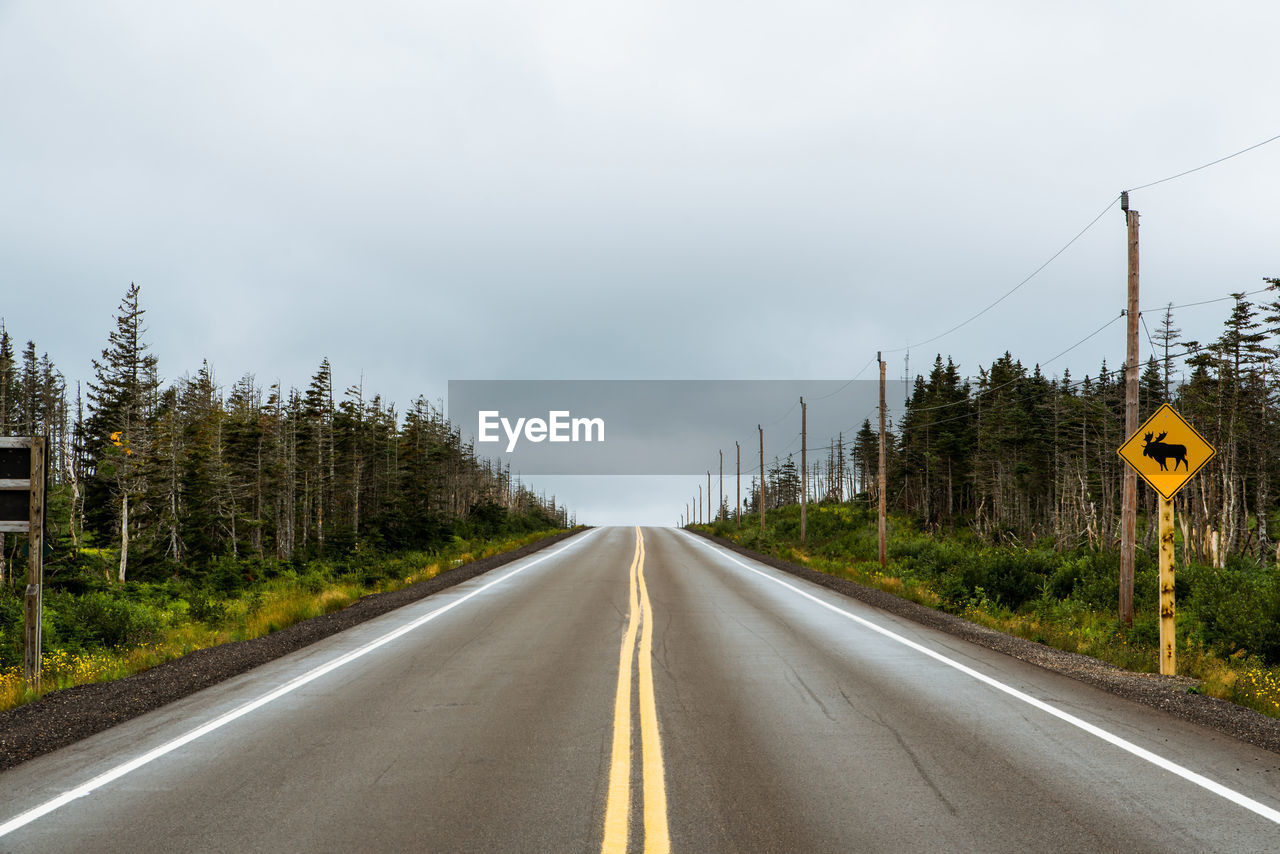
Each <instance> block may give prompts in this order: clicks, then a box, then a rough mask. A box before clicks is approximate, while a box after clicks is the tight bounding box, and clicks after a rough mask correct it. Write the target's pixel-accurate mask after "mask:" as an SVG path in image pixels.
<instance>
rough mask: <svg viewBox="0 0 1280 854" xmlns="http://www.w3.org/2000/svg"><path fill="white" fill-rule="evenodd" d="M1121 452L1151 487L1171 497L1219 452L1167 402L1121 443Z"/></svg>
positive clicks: (1121, 455)
mask: <svg viewBox="0 0 1280 854" xmlns="http://www.w3.org/2000/svg"><path fill="white" fill-rule="evenodd" d="M1118 453H1119V454H1120V458H1121V459H1123V460H1124V461H1125V462H1126V463H1128V464H1129V465H1131V466H1132V467H1133V470H1134V471H1136V472H1137V473H1138V474H1140V475H1142V479H1143V480H1145V481H1146V482H1147V483H1148V484H1150V485H1151V488H1152V489H1154V490H1155V491H1156V492H1158V493H1160V495H1161V496H1163V497H1164V498H1166V499H1168V498H1173V496H1174V495H1175V494H1176V493H1177V492H1178V490H1179V489H1182V487H1183V486H1185V485H1186V483H1187V481H1189V480H1191V478H1192V477H1194V476H1195V473H1196V472H1198V471H1200V469H1202V468H1204V465H1205V463H1207V462H1209V460H1211V459H1213V457H1214V455H1215V454H1217V453H1218V452H1217V451H1216V450H1214V448H1213V446H1212V445H1210V444H1209V443H1208V442H1206V441H1205V440H1204V437H1203V436H1201V435H1200V434H1199V433H1197V432H1196V429H1195V428H1194V427H1192V426H1191V425H1190V424H1188V423H1187V422H1186V421H1185V420H1184V419H1183V417H1182V416H1181V415H1179V414H1178V413H1177V412H1174V410H1173V407H1172V406H1170V405H1169V404H1167V403H1166V404H1164V405H1162V406H1161V407H1160V408H1159V409H1157V410H1156V411H1155V414H1154V415H1152V416H1151V417H1150V418H1148V419H1147V420H1146V423H1144V424H1143V425H1142V426H1141V427H1139V428H1138V432H1136V433H1134V434H1133V435H1132V436H1130V437H1129V439H1128V441H1126V442H1125V443H1124V444H1123V445H1121V446H1120V450H1119V452H1118Z"/></svg>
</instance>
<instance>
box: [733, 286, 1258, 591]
mask: <svg viewBox="0 0 1280 854" xmlns="http://www.w3.org/2000/svg"><path fill="white" fill-rule="evenodd" d="M1265 281H1266V282H1267V285H1268V287H1267V288H1266V289H1265V290H1264V293H1265V294H1266V296H1267V297H1268V300H1267V301H1265V302H1261V303H1255V302H1252V301H1250V300H1249V299H1247V298H1246V295H1245V294H1234V295H1233V297H1234V302H1233V305H1232V309H1231V312H1230V314H1229V315H1228V317H1227V318H1226V320H1225V322H1224V324H1223V328H1222V332H1221V334H1220V335H1219V336H1218V337H1217V338H1216V339H1215V340H1213V341H1211V342H1207V343H1201V342H1197V341H1191V340H1185V339H1184V338H1183V337H1182V333H1181V330H1179V329H1178V328H1177V327H1176V326H1175V321H1174V316H1173V311H1172V307H1170V308H1169V309H1166V310H1165V311H1164V312H1163V314H1162V316H1161V317H1160V318H1158V319H1157V320H1156V322H1155V323H1153V324H1152V325H1151V328H1150V334H1149V336H1148V337H1147V340H1146V342H1145V343H1147V344H1148V345H1149V346H1150V348H1151V349H1152V350H1154V352H1153V353H1152V355H1150V356H1149V357H1148V359H1147V360H1146V362H1145V365H1144V369H1143V371H1142V373H1141V375H1140V383H1139V389H1140V390H1139V410H1140V418H1141V419H1145V418H1146V417H1147V416H1149V415H1150V414H1151V413H1152V412H1154V411H1155V409H1156V408H1157V407H1159V406H1160V404H1162V403H1164V402H1166V401H1167V402H1169V403H1171V404H1172V405H1173V406H1174V408H1175V409H1177V410H1178V412H1179V413H1180V414H1181V415H1183V416H1184V417H1185V418H1187V419H1188V420H1189V421H1190V422H1191V423H1192V424H1193V425H1194V426H1195V427H1196V429H1197V430H1198V431H1199V432H1200V433H1201V435H1203V436H1204V437H1205V439H1207V440H1208V441H1209V443H1210V444H1211V445H1213V446H1214V447H1215V448H1217V451H1218V455H1217V456H1216V457H1215V458H1214V459H1213V460H1212V461H1211V462H1210V463H1209V464H1208V465H1207V466H1206V467H1205V468H1204V469H1202V470H1201V471H1200V473H1199V474H1197V475H1196V476H1195V477H1194V478H1192V480H1191V481H1190V483H1189V484H1188V485H1187V486H1186V487H1185V488H1184V489H1183V490H1182V491H1181V492H1180V493H1179V494H1178V496H1177V498H1176V500H1175V518H1176V520H1177V521H1176V524H1177V525H1178V527H1179V528H1180V532H1181V543H1183V544H1184V548H1182V549H1180V553H1181V560H1182V561H1184V562H1185V563H1191V562H1197V563H1204V564H1208V565H1212V566H1219V567H1221V566H1224V565H1225V563H1226V560H1227V558H1228V556H1230V555H1249V556H1252V557H1253V558H1255V559H1258V560H1267V559H1271V560H1278V561H1280V541H1277V540H1275V539H1273V538H1274V536H1275V534H1274V525H1273V524H1272V516H1273V514H1274V513H1275V510H1276V496H1275V494H1274V491H1273V490H1272V488H1271V484H1272V483H1280V457H1277V455H1276V454H1275V453H1274V449H1275V448H1277V447H1280V419H1278V418H1277V406H1276V399H1277V395H1280V371H1277V366H1276V359H1277V357H1278V356H1280V279H1266V280H1265ZM1144 322H1145V321H1144ZM889 433H890V435H889V437H888V441H887V450H886V457H887V460H886V464H887V486H888V492H887V498H888V503H889V506H890V509H891V510H892V511H894V512H897V513H903V514H908V515H910V516H912V517H914V518H916V519H918V520H920V521H921V523H922V524H923V525H925V526H926V528H929V529H935V530H936V529H940V528H948V529H954V528H957V527H969V528H971V529H973V530H974V531H976V532H977V533H979V534H980V535H981V536H983V537H984V538H985V539H987V540H988V541H989V542H993V543H1021V544H1024V545H1028V546H1029V545H1031V544H1032V543H1033V542H1035V541H1038V540H1052V542H1053V544H1054V546H1055V547H1056V548H1058V549H1061V550H1070V549H1075V548H1082V547H1083V548H1089V549H1093V550H1110V549H1113V548H1116V547H1117V546H1118V543H1119V536H1120V509H1121V488H1122V481H1123V475H1124V466H1125V463H1124V462H1123V461H1122V460H1121V459H1120V458H1119V456H1118V455H1117V453H1116V451H1117V449H1118V448H1119V447H1120V445H1121V444H1122V443H1123V442H1124V440H1125V439H1126V438H1127V437H1126V436H1125V433H1124V367H1123V366H1121V367H1119V368H1115V369H1111V368H1109V367H1108V366H1107V364H1106V362H1105V361H1104V362H1103V363H1102V365H1101V367H1100V368H1099V369H1098V371H1097V373H1096V374H1094V375H1093V376H1085V377H1084V378H1083V379H1081V380H1077V379H1075V378H1074V377H1072V375H1071V373H1070V371H1064V372H1063V374H1062V376H1060V377H1049V376H1047V375H1045V374H1044V372H1042V371H1041V369H1040V367H1039V366H1038V365H1036V366H1033V367H1032V368H1030V369H1028V368H1027V367H1026V366H1025V365H1023V363H1022V362H1021V361H1019V360H1017V359H1015V358H1014V357H1013V356H1012V355H1011V354H1009V353H1006V354H1004V355H1003V356H1001V357H1000V358H999V359H996V360H995V361H994V362H992V363H991V364H990V365H989V366H987V367H982V368H979V370H978V375H977V377H976V378H970V377H965V376H963V375H962V374H961V370H960V367H959V366H958V365H956V364H955V363H954V362H953V361H952V360H951V359H950V358H948V359H946V360H945V361H944V360H943V358H942V356H941V355H939V356H938V357H937V359H936V360H935V362H934V364H933V366H932V369H931V370H930V371H929V373H928V375H927V376H924V375H920V376H917V377H916V378H915V383H914V387H913V388H912V392H911V395H910V397H909V399H908V400H907V402H906V406H905V409H904V412H903V414H902V416H901V417H900V418H899V419H898V422H897V423H896V424H895V425H893V428H892V429H891V430H890V431H889ZM812 446H813V443H812V440H811V447H812ZM878 447H879V441H878V434H877V431H876V429H875V428H873V427H872V424H871V421H870V420H869V419H868V420H867V421H865V422H864V423H863V425H862V427H861V429H860V430H859V431H858V432H857V434H856V435H855V436H853V437H851V441H849V442H848V443H847V444H846V442H845V438H844V437H839V438H838V439H834V440H832V441H831V442H830V444H829V445H827V446H826V447H825V449H824V448H819V449H818V450H817V452H816V453H815V452H814V451H811V452H810V453H811V460H813V459H815V458H816V462H813V463H811V466H810V473H809V475H810V476H809V483H810V494H809V500H811V501H845V500H853V499H854V498H855V497H860V498H861V499H862V500H868V499H871V498H873V497H874V491H875V480H876V472H877V466H878ZM766 475H767V476H766V493H765V497H766V506H767V507H768V506H781V505H786V504H792V503H796V502H798V501H799V497H800V478H799V475H798V470H797V468H796V465H795V460H794V457H789V458H788V459H786V460H785V461H778V460H775V461H774V464H773V466H772V467H771V468H770V469H769V470H768V471H767V473H766ZM1156 499H1157V496H1156V494H1155V492H1154V491H1152V490H1151V489H1149V488H1148V487H1147V486H1146V484H1145V483H1143V482H1142V481H1141V480H1140V481H1139V513H1140V517H1141V518H1145V519H1146V520H1151V524H1149V525H1144V526H1143V527H1142V528H1141V529H1140V537H1141V538H1142V540H1141V542H1142V544H1144V545H1145V546H1147V547H1152V548H1154V546H1155V530H1154V529H1155V524H1154V519H1155V514H1156ZM748 509H749V510H751V511H754V509H755V506H754V497H753V498H752V500H751V501H750V502H749V503H748ZM728 510H730V511H731V510H732V508H728Z"/></svg>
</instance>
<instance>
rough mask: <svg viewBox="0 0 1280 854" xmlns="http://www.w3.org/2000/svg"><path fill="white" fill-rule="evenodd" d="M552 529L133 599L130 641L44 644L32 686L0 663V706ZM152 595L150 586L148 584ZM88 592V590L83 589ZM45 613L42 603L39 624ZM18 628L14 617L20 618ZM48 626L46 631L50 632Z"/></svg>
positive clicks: (258, 630)
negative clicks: (241, 587)
mask: <svg viewBox="0 0 1280 854" xmlns="http://www.w3.org/2000/svg"><path fill="white" fill-rule="evenodd" d="M556 533H559V531H555V530H547V531H538V532H534V533H530V534H526V535H523V536H520V537H511V538H506V539H498V540H471V541H458V542H455V543H454V545H453V547H452V548H449V549H446V550H444V551H442V552H439V553H434V554H432V553H426V552H407V553H402V554H395V555H372V556H366V557H363V558H361V559H359V560H358V561H355V562H354V563H352V564H350V565H347V566H339V565H336V564H333V563H329V562H326V561H312V562H311V563H309V564H308V565H307V567H306V569H305V571H304V572H302V573H301V574H299V573H298V572H296V571H293V570H286V571H284V572H282V573H280V574H279V575H277V576H276V577H274V578H271V579H268V580H265V581H261V582H258V583H257V584H254V585H253V586H252V587H250V588H249V589H248V590H245V591H242V592H240V593H238V594H235V595H228V596H219V595H217V594H214V593H211V592H209V591H207V590H203V589H201V590H191V591H187V592H186V596H185V597H178V598H169V597H162V598H163V601H162V602H161V603H160V604H159V605H158V606H156V605H154V604H152V605H149V604H148V603H147V602H140V603H137V606H136V607H137V608H138V609H139V610H143V611H144V613H147V614H149V615H150V616H151V617H152V618H153V622H154V625H151V626H148V627H146V628H145V629H144V630H143V631H141V632H139V633H137V634H136V635H135V636H134V639H133V641H132V642H126V643H121V644H114V645H109V646H94V645H92V644H86V643H67V644H66V645H52V646H50V647H49V648H46V650H45V651H44V654H43V655H42V657H41V668H40V678H41V685H40V689H39V691H33V690H31V689H30V688H29V687H28V686H27V684H26V681H25V680H24V679H23V671H22V665H21V664H17V665H10V666H8V667H5V668H0V711H4V710H5V709H11V708H14V707H15V706H20V705H22V704H24V703H29V702H31V701H32V700H36V699H39V698H40V697H41V696H43V695H45V694H48V693H50V692H52V691H59V690H62V689H64V688H70V687H72V686H75V685H85V684H90V683H94V682H109V681H112V680H114V679H122V678H124V677H126V676H131V675H133V674H135V673H140V672H142V671H144V670H147V669H149V668H152V667H155V666H156V665H158V664H163V663H164V662H166V661H171V660H173V659H175V658H180V657H182V656H184V655H187V654H188V653H191V652H194V651H196V650H199V649H205V648H207V647H212V646H218V645H220V644H224V643H230V642H233V641H240V640H252V639H253V638H259V637H263V636H264V635H269V634H271V633H272V632H277V631H280V630H281V629H285V628H288V627H289V626H292V625H294V624H295V623H299V622H302V621H303V620H308V619H311V618H312V617H318V616H321V615H323V614H330V613H333V612H334V611H341V610H342V609H343V608H346V607H347V606H349V605H351V604H352V603H354V602H355V601H357V600H358V599H360V598H361V597H363V596H367V595H370V594H373V593H385V592H391V591H394V590H400V589H402V588H404V587H408V586H410V585H413V584H417V583H420V582H422V581H427V580H429V579H431V578H434V577H436V576H437V575H439V574H440V573H441V572H446V571H448V570H450V569H454V568H456V567H458V566H462V565H463V564H467V563H471V562H472V561H475V560H480V559H483V558H486V557H491V556H493V555H496V554H501V553H503V552H508V551H512V550H514V549H518V548H520V547H521V546H525V545H528V544H530V543H533V542H536V541H538V540H541V539H543V538H545V537H548V536H551V535H553V534H556ZM147 593H148V594H149V596H150V598H155V596H156V594H155V591H147ZM86 598H87V597H86ZM50 618H51V615H50V613H49V612H48V611H46V619H45V623H46V627H47V628H53V626H50V622H51V619H50ZM19 630H20V625H19ZM50 633H52V632H50Z"/></svg>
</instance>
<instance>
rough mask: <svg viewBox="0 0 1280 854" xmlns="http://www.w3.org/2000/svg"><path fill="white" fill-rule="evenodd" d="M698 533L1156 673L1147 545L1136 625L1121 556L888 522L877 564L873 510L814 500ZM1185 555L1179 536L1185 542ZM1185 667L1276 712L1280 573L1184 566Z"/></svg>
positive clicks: (1210, 685)
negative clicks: (1121, 593) (1129, 612)
mask: <svg viewBox="0 0 1280 854" xmlns="http://www.w3.org/2000/svg"><path fill="white" fill-rule="evenodd" d="M765 521H766V529H765V531H764V532H763V533H762V532H761V531H760V521H759V516H758V515H744V516H743V519H742V527H741V528H739V527H738V525H737V523H736V522H735V521H734V520H733V519H732V518H730V519H727V520H726V521H718V522H716V523H715V524H712V525H697V526H693V527H695V528H696V529H698V530H703V531H707V532H710V533H713V534H716V535H718V536H721V537H725V538H726V539H730V540H733V541H734V542H737V543H739V544H740V545H742V546H745V547H747V548H750V549H753V550H755V551H758V552H761V553H764V554H769V555H773V556H775V557H779V558H782V559H783V560H789V561H792V562H794V563H799V564H803V565H805V566H808V567H810V568H812V569H815V570H818V571H820V572H825V573H828V574H830V575H834V576H838V577H841V578H847V579H849V580H851V581H854V582H857V583H859V584H864V585H866V586H869V587H874V588H877V589H880V590H884V591H887V592H889V593H893V594H896V595H898V596H902V597H904V598H906V599H910V600H912V601H914V602H918V603H920V604H922V605H926V606H928V607H931V608H938V609H940V610H943V611H947V612H949V613H953V614H959V615H961V616H963V617H965V618H966V619H969V620H972V621H974V622H977V623H981V624H983V625H986V626H989V627H991V628H993V629H996V630H998V631H1002V632H1007V633H1009V634H1012V635H1016V636H1019V637H1023V638H1026V639H1028V640H1032V641H1035V642H1038V643H1043V644H1046V645H1048V646H1052V647H1056V648H1058V649H1062V650H1066V651H1068V652H1078V653H1082V654H1084V655H1089V656H1093V657H1094V658H1098V659H1101V660H1103V661H1106V662H1110V663H1111V664H1115V665H1117V666H1119V667H1123V668H1126V669H1128V670H1133V671H1137V672H1156V671H1157V670H1158V658H1157V647H1158V643H1159V623H1158V618H1157V597H1158V590H1157V583H1156V577H1157V570H1158V566H1157V563H1156V556H1155V555H1154V554H1153V553H1151V552H1148V551H1145V550H1142V549H1139V551H1138V555H1137V561H1136V566H1135V584H1134V588H1135V589H1134V620H1133V624H1132V625H1131V626H1126V625H1124V624H1123V623H1122V622H1121V621H1120V620H1119V618H1118V607H1119V604H1118V586H1117V582H1116V578H1117V576H1118V568H1119V554H1118V553H1116V552H1105V551H1097V550H1093V549H1089V548H1087V547H1080V548H1077V549H1073V550H1055V549H1054V548H1053V546H1052V543H1051V542H1049V541H1047V540H1046V541H1042V542H1038V543H1035V544H1032V545H1029V546H1013V545H993V544H991V543H990V542H986V541H984V540H983V539H982V538H980V537H979V536H978V535H976V534H974V533H973V532H972V531H970V530H967V529H957V530H956V531H954V532H948V533H944V532H933V533H928V532H924V531H922V530H920V528H919V526H918V525H917V524H916V523H914V522H913V521H911V520H910V519H908V518H903V517H898V516H895V517H891V519H890V526H889V539H888V556H889V560H888V566H887V567H886V568H884V569H883V570H882V569H881V567H880V563H879V559H878V546H877V536H876V516H875V510H874V509H873V508H871V507H870V506H868V505H867V503H866V502H865V501H864V502H854V503H843V504H835V503H831V504H822V505H811V506H810V507H809V509H808V519H807V526H806V527H807V537H806V539H807V543H806V544H805V545H804V546H801V544H800V508H799V507H798V506H794V505H791V506H784V507H780V508H776V509H772V510H769V511H768V512H766V514H765ZM1178 548H1179V552H1180V553H1181V541H1179V543H1178ZM1176 596H1177V602H1178V626H1177V631H1178V672H1179V675H1183V676H1189V677H1192V678H1194V679H1196V680H1198V685H1197V686H1195V687H1193V688H1191V689H1190V690H1192V691H1196V692H1200V693H1205V694H1209V695H1211V696H1214V697H1218V698H1220V699H1224V700H1229V701H1231V702H1234V703H1238V704H1239V705H1242V706H1246V707H1248V708H1251V709H1254V710H1256V711H1259V712H1262V713H1263V714H1267V715H1270V716H1272V717H1280V576H1278V575H1277V573H1275V572H1274V571H1272V570H1271V569H1270V568H1269V567H1266V566H1260V565H1259V564H1258V563H1257V562H1256V561H1254V560H1252V559H1251V558H1249V557H1247V556H1236V555H1231V556H1229V557H1228V558H1227V561H1226V565H1225V566H1223V567H1214V566H1212V565H1209V564H1203V563H1196V562H1193V563H1191V564H1190V565H1189V566H1186V567H1180V568H1179V570H1178V574H1177V581H1176Z"/></svg>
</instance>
